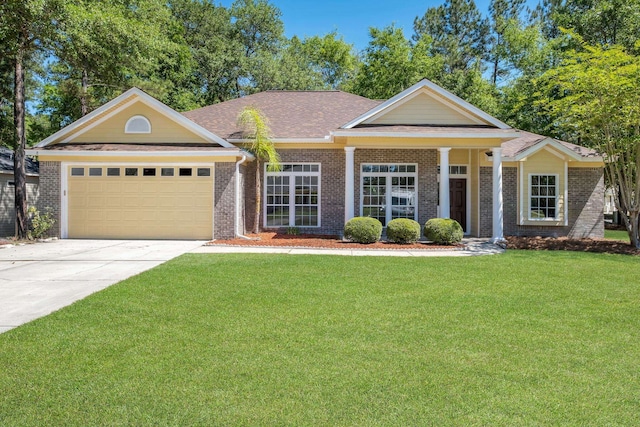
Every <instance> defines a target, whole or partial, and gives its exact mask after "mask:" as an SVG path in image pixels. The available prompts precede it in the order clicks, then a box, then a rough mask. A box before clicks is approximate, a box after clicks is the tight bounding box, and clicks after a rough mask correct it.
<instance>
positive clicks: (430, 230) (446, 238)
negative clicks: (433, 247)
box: [424, 218, 464, 245]
mask: <svg viewBox="0 0 640 427" xmlns="http://www.w3.org/2000/svg"><path fill="white" fill-rule="evenodd" d="M463 234H464V232H463V231H462V226H460V224H459V223H458V221H456V220H455V219H449V218H432V219H430V220H429V221H427V223H426V224H425V225H424V236H425V237H426V238H427V239H428V240H431V241H432V242H435V243H439V244H441V245H451V244H453V243H459V242H460V241H462V236H463Z"/></svg>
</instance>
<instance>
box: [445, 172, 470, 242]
mask: <svg viewBox="0 0 640 427" xmlns="http://www.w3.org/2000/svg"><path fill="white" fill-rule="evenodd" d="M449 201H450V203H451V206H450V212H449V215H450V217H451V219H455V220H456V221H458V222H459V223H460V225H461V226H462V229H463V230H464V232H465V233H466V232H467V180H466V179H465V178H451V179H450V180H449Z"/></svg>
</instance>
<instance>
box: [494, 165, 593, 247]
mask: <svg viewBox="0 0 640 427" xmlns="http://www.w3.org/2000/svg"><path fill="white" fill-rule="evenodd" d="M568 174H569V175H568V194H567V197H568V200H567V202H568V204H569V206H568V208H569V218H568V225H567V226H546V227H545V226H536V225H518V169H517V168H503V172H502V179H503V198H504V234H505V235H507V236H542V237H561V236H568V237H571V238H576V239H579V238H586V237H588V238H602V237H604V177H603V170H602V168H569V172H568Z"/></svg>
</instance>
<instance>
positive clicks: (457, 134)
mask: <svg viewBox="0 0 640 427" xmlns="http://www.w3.org/2000/svg"><path fill="white" fill-rule="evenodd" d="M332 135H333V136H358V137H363V136H364V137H369V138H372V137H382V138H393V137H398V138H439V139H440V138H473V139H496V138H498V139H505V140H509V139H513V138H518V137H520V134H519V133H518V132H515V131H514V132H508V133H506V132H496V133H482V134H480V135H478V134H472V133H468V132H424V133H409V132H366V131H362V132H347V131H336V132H333V133H332Z"/></svg>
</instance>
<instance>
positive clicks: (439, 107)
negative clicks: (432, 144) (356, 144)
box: [341, 79, 511, 129]
mask: <svg viewBox="0 0 640 427" xmlns="http://www.w3.org/2000/svg"><path fill="white" fill-rule="evenodd" d="M416 97H419V98H417V99H416ZM387 122H388V123H387ZM376 124H377V125H386V126H390V125H424V126H433V125H439V126H469V125H474V126H482V127H491V128H497V129H511V126H509V125H507V124H506V123H503V122H501V121H500V120H498V119H496V118H495V117H492V116H491V115H489V114H487V113H485V112H484V111H482V110H481V109H479V108H478V107H476V106H474V105H472V104H470V103H468V102H467V101H465V100H464V99H461V98H459V97H457V96H456V95H454V94H453V93H451V92H449V91H447V90H445V89H443V88H441V87H440V86H438V85H437V84H435V83H433V82H431V81H429V80H427V79H423V80H421V81H419V82H418V83H416V84H415V85H413V86H411V87H410V88H408V89H405V90H404V91H402V92H400V93H399V94H397V95H396V96H394V97H392V98H391V99H388V100H387V101H385V102H383V103H381V104H380V105H378V106H377V107H374V108H372V109H371V110H369V111H367V112H366V113H364V114H362V115H360V116H359V117H356V118H355V119H353V120H351V121H350V122H349V123H346V124H344V125H342V126H341V129H353V128H356V127H358V126H361V125H365V126H366V125H376Z"/></svg>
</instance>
